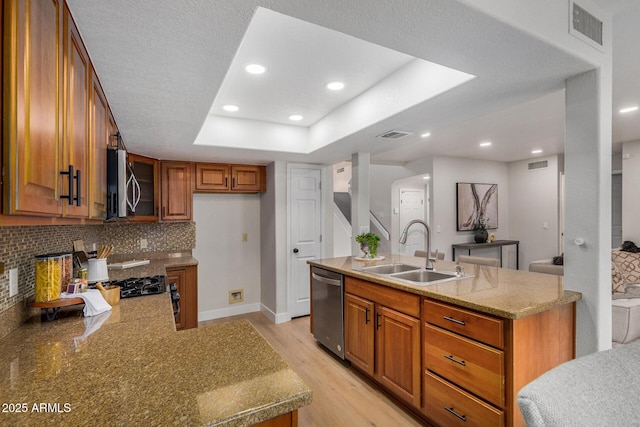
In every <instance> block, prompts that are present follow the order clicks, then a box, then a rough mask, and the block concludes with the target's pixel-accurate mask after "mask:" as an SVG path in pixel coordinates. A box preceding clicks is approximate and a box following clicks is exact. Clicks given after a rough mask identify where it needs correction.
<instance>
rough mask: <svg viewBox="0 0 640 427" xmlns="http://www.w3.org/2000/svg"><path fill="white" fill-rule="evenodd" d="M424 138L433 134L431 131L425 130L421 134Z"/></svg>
mask: <svg viewBox="0 0 640 427" xmlns="http://www.w3.org/2000/svg"><path fill="white" fill-rule="evenodd" d="M420 136H421V137H422V138H427V137H429V136H431V132H425V133H423V134H422V135H420Z"/></svg>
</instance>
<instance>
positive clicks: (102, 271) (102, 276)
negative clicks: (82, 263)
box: [87, 258, 109, 283]
mask: <svg viewBox="0 0 640 427" xmlns="http://www.w3.org/2000/svg"><path fill="white" fill-rule="evenodd" d="M87 279H88V281H89V283H95V282H106V281H108V280H109V270H108V269H107V259H106V258H91V259H89V277H88V278H87Z"/></svg>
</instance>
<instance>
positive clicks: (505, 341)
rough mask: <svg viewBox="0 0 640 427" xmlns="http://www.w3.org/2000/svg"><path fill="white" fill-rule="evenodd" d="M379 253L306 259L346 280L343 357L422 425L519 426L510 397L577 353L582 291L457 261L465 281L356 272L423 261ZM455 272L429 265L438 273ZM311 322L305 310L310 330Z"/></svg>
mask: <svg viewBox="0 0 640 427" xmlns="http://www.w3.org/2000/svg"><path fill="white" fill-rule="evenodd" d="M385 257H386V258H385V259H384V260H382V261H367V262H363V261H359V260H357V259H355V258H353V257H342V258H331V259H322V260H312V261H308V263H309V264H310V265H311V266H314V267H318V268H322V269H325V270H329V271H333V272H336V273H341V274H343V275H344V353H345V358H346V359H347V360H349V361H350V362H351V365H352V366H353V367H355V368H356V369H357V370H358V371H360V372H362V373H363V374H364V375H366V376H367V377H369V378H370V379H371V380H372V381H373V382H375V383H376V384H378V385H379V387H380V388H382V389H383V390H385V391H387V392H389V393H390V394H392V395H393V396H395V397H396V398H397V399H398V401H399V402H400V403H401V404H402V405H403V406H405V407H406V408H408V409H409V410H411V411H412V412H414V413H416V414H417V415H419V416H421V417H423V418H424V419H425V420H427V421H428V422H429V423H430V424H434V425H442V426H450V425H478V426H505V425H506V426H520V425H524V421H523V419H522V417H521V415H520V413H519V411H518V409H517V405H516V395H517V393H518V391H519V390H520V389H521V388H522V387H523V386H524V385H525V384H527V383H528V382H530V381H531V380H533V379H535V378H537V377H538V376H539V375H541V374H542V373H544V372H546V371H548V370H549V369H552V368H553V367H555V366H557V365H559V364H561V363H563V362H565V361H568V360H571V359H573V358H574V357H575V310H576V308H575V305H576V301H578V300H580V298H581V294H580V293H578V292H573V291H569V290H565V289H564V283H563V277H562V276H555V275H545V274H540V273H529V272H525V271H519V270H510V269H503V268H498V267H488V266H479V265H473V264H464V263H462V264H461V265H462V267H463V268H464V273H465V275H467V276H469V277H459V278H455V277H454V278H452V279H448V280H445V281H437V282H434V283H431V284H417V283H415V282H410V281H406V280H401V279H399V278H394V277H392V276H389V275H382V274H373V273H368V272H366V271H363V270H362V268H363V267H370V266H376V265H378V266H379V265H386V264H394V263H396V264H408V265H413V266H417V267H424V265H425V259H424V258H416V257H411V256H401V255H385ZM455 268H456V264H455V263H453V262H451V261H437V262H436V263H435V269H436V271H440V272H454V271H455ZM312 286H313V281H312ZM311 294H312V295H314V291H313V289H312V292H311ZM312 305H313V302H312ZM317 321H319V322H320V320H319V319H318V320H317ZM315 322H316V320H314V318H313V312H312V318H311V328H312V332H313V325H314V323H315Z"/></svg>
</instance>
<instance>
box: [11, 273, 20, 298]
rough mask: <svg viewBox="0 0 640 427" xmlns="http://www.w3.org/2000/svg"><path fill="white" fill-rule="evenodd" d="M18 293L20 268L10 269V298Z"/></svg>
mask: <svg viewBox="0 0 640 427" xmlns="http://www.w3.org/2000/svg"><path fill="white" fill-rule="evenodd" d="M17 294H18V269H17V268H12V269H11V270H9V298H11V297H12V296H14V295H17Z"/></svg>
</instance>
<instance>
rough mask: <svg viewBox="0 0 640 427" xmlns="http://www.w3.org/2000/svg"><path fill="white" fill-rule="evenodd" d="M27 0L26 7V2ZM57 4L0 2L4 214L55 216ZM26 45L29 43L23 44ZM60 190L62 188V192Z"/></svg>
mask: <svg viewBox="0 0 640 427" xmlns="http://www.w3.org/2000/svg"><path fill="white" fill-rule="evenodd" d="M27 4H29V5H30V6H31V7H27ZM62 9H63V5H62V4H61V3H60V2H58V1H55V0H51V1H38V2H25V1H19V0H6V1H5V2H4V14H5V16H4V18H5V19H4V27H5V28H4V32H5V34H15V37H4V40H3V43H4V44H3V53H4V58H5V64H4V76H3V98H4V99H3V104H4V105H5V107H6V108H5V112H4V123H3V128H4V129H3V133H4V138H3V139H4V141H3V143H4V145H5V147H4V152H5V154H8V155H7V156H5V157H4V159H3V160H4V162H5V165H4V169H5V180H6V185H5V186H4V190H5V194H4V200H5V203H3V209H4V213H7V214H26V215H34V214H35V215H47V216H59V215H61V214H62V206H61V203H60V198H59V196H60V187H61V184H62V185H63V186H65V187H67V183H68V179H71V178H69V177H67V178H66V179H63V178H62V176H61V175H60V168H61V163H62V155H63V152H64V151H63V150H62V149H61V148H62V144H63V143H62V126H63V121H62V118H63V114H62V113H63V105H62V100H63V90H62V84H61V83H62V82H61V78H62V76H63V53H62V46H63V40H64V37H63V34H62V31H63V25H62V16H63V11H62ZM26 46H29V48H28V49H27V48H26ZM65 194H66V192H65Z"/></svg>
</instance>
